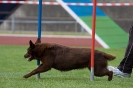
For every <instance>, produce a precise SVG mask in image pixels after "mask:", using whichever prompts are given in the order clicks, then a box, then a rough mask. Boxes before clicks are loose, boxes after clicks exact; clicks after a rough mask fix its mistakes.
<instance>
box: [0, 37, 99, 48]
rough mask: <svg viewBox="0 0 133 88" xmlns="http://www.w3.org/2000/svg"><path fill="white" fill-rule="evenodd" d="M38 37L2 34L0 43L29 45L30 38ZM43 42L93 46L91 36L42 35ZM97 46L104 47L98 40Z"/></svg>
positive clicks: (34, 39) (33, 39)
mask: <svg viewBox="0 0 133 88" xmlns="http://www.w3.org/2000/svg"><path fill="white" fill-rule="evenodd" d="M36 39H37V37H26V36H6V35H5V36H1V35H0V45H28V44H29V40H32V41H33V42H35V41H36ZM41 41H42V42H43V43H56V44H61V45H65V46H83V47H91V38H76V37H75V38H69V37H65V38H64V37H42V38H41ZM95 45H96V47H102V46H101V45H100V44H99V43H98V42H97V41H96V42H95Z"/></svg>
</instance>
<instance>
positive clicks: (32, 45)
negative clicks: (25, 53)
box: [29, 40, 35, 48]
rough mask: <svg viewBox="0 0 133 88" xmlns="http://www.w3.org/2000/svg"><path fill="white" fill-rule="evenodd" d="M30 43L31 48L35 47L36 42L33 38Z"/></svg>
mask: <svg viewBox="0 0 133 88" xmlns="http://www.w3.org/2000/svg"><path fill="white" fill-rule="evenodd" d="M29 44H30V48H34V47H35V44H34V43H33V42H32V41H31V40H30V41H29Z"/></svg>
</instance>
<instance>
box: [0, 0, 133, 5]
mask: <svg viewBox="0 0 133 88" xmlns="http://www.w3.org/2000/svg"><path fill="white" fill-rule="evenodd" d="M0 3H5V4H7V3H8V4H39V2H38V1H1V0H0ZM42 4H43V5H60V3H58V2H44V1H43V2H42ZM65 4H66V5H71V6H93V3H71V2H70V3H65ZM97 6H133V3H97Z"/></svg>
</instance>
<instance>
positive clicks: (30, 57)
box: [24, 55, 33, 61]
mask: <svg viewBox="0 0 133 88" xmlns="http://www.w3.org/2000/svg"><path fill="white" fill-rule="evenodd" d="M24 57H25V58H27V60H28V61H32V60H33V58H32V56H31V55H24Z"/></svg>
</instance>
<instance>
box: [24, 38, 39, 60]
mask: <svg viewBox="0 0 133 88" xmlns="http://www.w3.org/2000/svg"><path fill="white" fill-rule="evenodd" d="M38 43H41V40H40V38H38V39H37V41H36V43H35V44H38ZM35 44H34V43H33V42H32V41H31V40H30V41H29V45H30V46H29V48H28V49H27V53H26V54H25V55H24V58H28V61H32V60H33V59H35V56H34V48H35Z"/></svg>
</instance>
